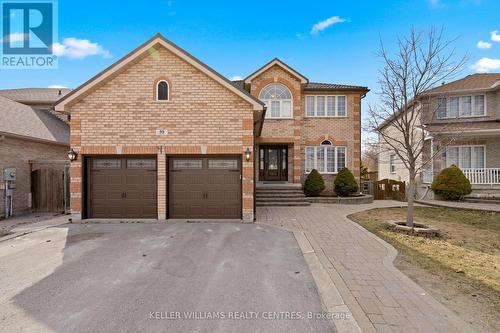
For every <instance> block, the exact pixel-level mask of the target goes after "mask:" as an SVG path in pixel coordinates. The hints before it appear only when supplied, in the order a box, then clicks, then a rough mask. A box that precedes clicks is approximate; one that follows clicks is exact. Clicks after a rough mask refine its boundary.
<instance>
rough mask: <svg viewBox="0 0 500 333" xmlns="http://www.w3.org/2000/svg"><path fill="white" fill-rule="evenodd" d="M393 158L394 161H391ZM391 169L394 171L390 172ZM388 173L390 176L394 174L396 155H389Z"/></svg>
mask: <svg viewBox="0 0 500 333" xmlns="http://www.w3.org/2000/svg"><path fill="white" fill-rule="evenodd" d="M393 156H394V160H393V159H392V157H393ZM392 167H394V171H392ZM389 173H392V174H395V173H396V154H390V155H389Z"/></svg>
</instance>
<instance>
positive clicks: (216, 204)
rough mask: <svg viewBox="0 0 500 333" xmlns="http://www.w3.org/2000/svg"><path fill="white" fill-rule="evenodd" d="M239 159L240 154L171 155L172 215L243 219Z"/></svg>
mask: <svg viewBox="0 0 500 333" xmlns="http://www.w3.org/2000/svg"><path fill="white" fill-rule="evenodd" d="M239 161H240V157H229V158H228V157H215V156H211V157H201V156H200V157H189V158H186V157H173V158H170V161H169V180H168V182H169V184H170V185H169V195H168V199H169V216H170V217H172V218H213V219H217V218H240V217H241V178H240V175H241V168H240V165H241V163H240V162H239ZM235 168H236V170H235Z"/></svg>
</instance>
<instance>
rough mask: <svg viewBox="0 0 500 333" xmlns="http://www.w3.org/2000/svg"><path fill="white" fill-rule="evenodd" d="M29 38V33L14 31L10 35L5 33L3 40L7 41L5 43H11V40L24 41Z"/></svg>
mask: <svg viewBox="0 0 500 333" xmlns="http://www.w3.org/2000/svg"><path fill="white" fill-rule="evenodd" d="M28 39H29V35H28V34H23V33H21V32H14V33H12V34H10V35H5V36H4V38H2V41H3V42H5V43H9V42H13V43H15V42H22V41H24V40H28Z"/></svg>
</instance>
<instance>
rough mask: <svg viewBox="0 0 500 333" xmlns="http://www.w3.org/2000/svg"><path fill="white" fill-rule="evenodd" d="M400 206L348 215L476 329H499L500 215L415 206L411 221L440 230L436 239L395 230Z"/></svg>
mask: <svg viewBox="0 0 500 333" xmlns="http://www.w3.org/2000/svg"><path fill="white" fill-rule="evenodd" d="M405 214H406V210H405V209H404V208H383V209H372V210H369V211H364V212H360V213H356V214H353V215H351V216H350V218H351V219H352V220H353V221H355V222H357V223H359V224H360V225H362V226H363V227H364V228H366V229H367V230H369V231H371V232H372V233H374V234H376V235H377V236H379V237H380V238H382V239H384V240H386V241H387V242H389V243H390V244H392V245H393V246H394V247H395V248H396V249H397V250H398V251H399V253H400V255H399V257H398V259H397V260H396V262H395V264H396V266H397V267H398V268H399V269H400V270H402V271H403V272H405V273H406V274H407V275H408V276H410V277H411V278H412V279H414V280H415V281H416V282H417V283H418V284H420V285H421V286H422V287H424V289H426V290H428V291H429V292H431V293H432V294H433V295H434V296H435V297H436V298H437V299H439V300H440V301H441V302H443V303H445V304H446V305H447V306H448V307H450V308H452V309H453V310H455V311H456V312H457V313H458V314H459V315H460V316H461V317H462V318H464V319H466V320H468V321H469V322H471V324H472V325H473V326H474V327H476V328H477V329H479V330H485V331H492V332H494V331H497V332H498V331H500V214H499V213H492V212H477V211H464V210H456V209H451V208H430V207H416V208H415V221H416V222H421V223H425V224H430V225H432V226H434V227H437V228H439V229H440V230H441V233H442V236H441V237H439V238H423V237H415V236H409V235H406V234H402V233H397V232H394V231H391V230H389V229H387V228H386V227H385V225H384V223H385V222H386V221H389V220H399V221H405Z"/></svg>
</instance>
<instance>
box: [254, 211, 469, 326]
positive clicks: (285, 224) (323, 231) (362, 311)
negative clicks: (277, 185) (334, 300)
mask: <svg viewBox="0 0 500 333" xmlns="http://www.w3.org/2000/svg"><path fill="white" fill-rule="evenodd" d="M404 205H405V203H401V202H396V201H376V202H374V203H372V204H363V205H332V204H313V205H312V206H310V207H286V208H280V207H259V209H258V210H257V223H263V224H268V225H274V226H276V227H280V228H284V229H287V230H291V231H300V232H303V233H304V235H305V236H306V237H307V238H308V240H309V243H310V244H311V247H312V249H313V250H314V252H315V253H316V255H317V257H318V259H319V261H320V262H321V264H322V265H323V267H324V269H325V270H326V271H327V272H328V274H329V275H330V278H331V281H333V283H334V284H335V286H336V288H337V290H338V291H339V293H340V295H341V297H342V299H343V302H344V303H345V304H346V305H347V306H348V308H349V310H350V311H351V312H352V314H353V316H354V318H355V319H356V321H357V323H358V325H359V327H360V328H361V329H362V331H363V332H426V333H427V332H474V330H473V329H472V328H471V327H470V326H469V325H468V324H467V323H466V322H465V321H463V320H462V319H460V318H459V317H458V316H457V315H456V314H455V313H454V312H452V311H450V310H449V309H447V308H446V307H445V306H444V305H442V304H441V303H439V302H438V301H437V300H436V299H434V298H433V297H432V296H431V295H429V294H427V293H426V291H425V290H424V289H423V288H422V287H420V286H419V285H417V284H416V283H415V282H414V281H412V280H411V279H410V278H408V277H407V276H406V275H404V274H403V273H402V272H401V271H399V270H398V269H397V268H396V267H395V266H394V264H393V260H394V259H395V258H396V256H397V254H398V253H397V251H396V249H395V248H394V247H393V246H392V245H390V244H389V243H387V242H385V241H383V240H382V239H380V238H378V237H377V236H375V235H374V234H372V233H371V232H369V231H367V230H366V229H364V228H363V227H362V226H360V225H358V224H357V223H355V222H353V221H351V220H350V219H348V218H347V216H348V215H350V214H352V213H355V212H359V211H363V210H368V209H372V208H384V207H401V206H404ZM318 289H319V288H318Z"/></svg>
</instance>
